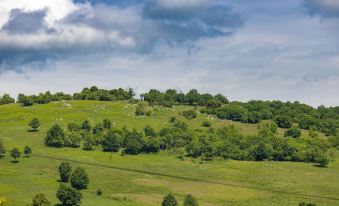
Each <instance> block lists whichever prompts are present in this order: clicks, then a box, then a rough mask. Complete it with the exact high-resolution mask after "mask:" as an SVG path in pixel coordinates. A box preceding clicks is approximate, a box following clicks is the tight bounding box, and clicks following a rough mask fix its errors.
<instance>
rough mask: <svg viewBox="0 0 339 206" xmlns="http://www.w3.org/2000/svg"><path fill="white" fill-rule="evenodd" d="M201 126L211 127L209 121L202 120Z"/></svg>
mask: <svg viewBox="0 0 339 206" xmlns="http://www.w3.org/2000/svg"><path fill="white" fill-rule="evenodd" d="M202 126H203V127H211V122H209V121H203V122H202Z"/></svg>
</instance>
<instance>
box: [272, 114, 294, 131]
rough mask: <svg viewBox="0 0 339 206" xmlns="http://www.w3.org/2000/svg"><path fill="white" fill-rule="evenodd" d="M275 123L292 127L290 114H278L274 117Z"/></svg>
mask: <svg viewBox="0 0 339 206" xmlns="http://www.w3.org/2000/svg"><path fill="white" fill-rule="evenodd" d="M274 121H275V123H276V124H277V126H278V127H280V128H286V129H288V128H291V127H292V120H291V118H290V117H289V116H287V115H281V116H277V117H276V118H275V119H274Z"/></svg>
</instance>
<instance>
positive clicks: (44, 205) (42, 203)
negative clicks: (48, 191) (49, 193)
mask: <svg viewBox="0 0 339 206" xmlns="http://www.w3.org/2000/svg"><path fill="white" fill-rule="evenodd" d="M50 205H51V202H50V201H48V200H47V198H46V197H45V195H44V194H37V195H36V196H35V197H34V198H33V200H32V204H31V206H50Z"/></svg>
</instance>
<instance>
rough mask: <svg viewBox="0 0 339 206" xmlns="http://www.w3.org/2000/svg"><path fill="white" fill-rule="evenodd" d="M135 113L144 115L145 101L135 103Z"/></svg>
mask: <svg viewBox="0 0 339 206" xmlns="http://www.w3.org/2000/svg"><path fill="white" fill-rule="evenodd" d="M135 115H136V116H144V115H146V104H145V102H139V103H138V104H137V107H136V108H135Z"/></svg>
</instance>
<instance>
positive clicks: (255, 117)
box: [247, 112, 261, 124]
mask: <svg viewBox="0 0 339 206" xmlns="http://www.w3.org/2000/svg"><path fill="white" fill-rule="evenodd" d="M260 120H261V114H260V113H259V112H249V113H248V115H247V122H248V123H251V124H256V123H258V122H260Z"/></svg>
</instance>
